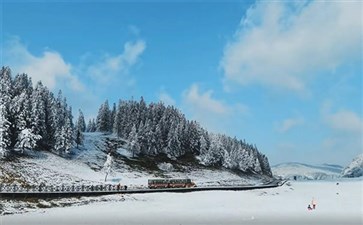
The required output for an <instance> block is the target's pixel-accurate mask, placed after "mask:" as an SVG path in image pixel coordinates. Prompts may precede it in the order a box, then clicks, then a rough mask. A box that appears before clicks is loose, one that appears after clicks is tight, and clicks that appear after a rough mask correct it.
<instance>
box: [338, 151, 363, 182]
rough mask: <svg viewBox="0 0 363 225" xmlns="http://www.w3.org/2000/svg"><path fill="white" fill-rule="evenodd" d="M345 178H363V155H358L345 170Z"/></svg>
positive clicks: (343, 173)
mask: <svg viewBox="0 0 363 225" xmlns="http://www.w3.org/2000/svg"><path fill="white" fill-rule="evenodd" d="M342 175H343V177H360V176H363V154H361V155H358V156H357V157H356V158H355V159H353V161H352V162H351V163H350V164H349V165H348V166H347V167H346V168H345V169H344V170H343V172H342Z"/></svg>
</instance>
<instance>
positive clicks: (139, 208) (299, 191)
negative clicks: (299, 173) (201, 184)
mask: <svg viewBox="0 0 363 225" xmlns="http://www.w3.org/2000/svg"><path fill="white" fill-rule="evenodd" d="M337 182H338V181H335V182H332V181H308V182H289V183H287V184H285V185H284V186H282V187H278V188H272V189H263V190H252V191H210V192H194V193H153V194H134V195H125V196H123V197H121V196H120V195H115V196H108V198H109V199H108V201H103V202H96V203H92V204H88V205H83V206H71V207H65V208H51V209H37V210H35V211H34V212H31V213H26V214H19V215H7V216H1V217H0V225H12V224H27V225H32V224H37V225H38V224H47V225H55V224H90V225H93V224H97V225H98V224H110V225H111V224H118V225H122V224H125V225H136V224H168V225H173V224H183V225H186V224H198V225H199V224H218V225H220V224H236V225H237V224H239V225H241V224H242V225H243V224H252V225H253V224H267V225H268V224H286V225H287V224H289V225H293V224H301V225H306V224H314V225H320V224H326V225H328V224H329V225H334V224H336V225H338V224H339V225H342V224H344V225H359V224H363V193H362V190H363V181H362V179H354V180H341V181H339V185H337ZM312 198H315V199H316V202H317V207H316V209H315V210H312V211H309V210H307V205H308V204H310V202H311V200H312Z"/></svg>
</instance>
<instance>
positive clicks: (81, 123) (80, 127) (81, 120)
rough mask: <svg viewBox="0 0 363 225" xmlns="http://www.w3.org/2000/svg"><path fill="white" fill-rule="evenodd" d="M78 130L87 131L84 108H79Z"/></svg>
mask: <svg viewBox="0 0 363 225" xmlns="http://www.w3.org/2000/svg"><path fill="white" fill-rule="evenodd" d="M76 130H79V131H80V132H85V131H86V122H85V120H84V116H83V112H82V110H79V115H78V120H77V126H76Z"/></svg>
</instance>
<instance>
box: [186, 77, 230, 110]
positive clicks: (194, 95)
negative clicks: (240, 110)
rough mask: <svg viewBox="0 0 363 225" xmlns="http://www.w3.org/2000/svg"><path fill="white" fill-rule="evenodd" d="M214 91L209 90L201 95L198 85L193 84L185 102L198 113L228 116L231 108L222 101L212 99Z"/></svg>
mask: <svg viewBox="0 0 363 225" xmlns="http://www.w3.org/2000/svg"><path fill="white" fill-rule="evenodd" d="M212 94H213V91H212V90H209V91H207V92H205V93H199V87H198V85H197V84H193V85H192V86H191V87H190V88H189V89H188V90H186V91H185V93H184V100H185V102H186V103H187V104H188V105H190V106H191V107H192V108H194V109H195V110H196V111H198V112H202V113H214V114H218V115H225V114H228V112H229V111H230V109H229V107H228V106H227V105H225V104H223V103H222V102H221V101H218V100H216V99H213V98H212Z"/></svg>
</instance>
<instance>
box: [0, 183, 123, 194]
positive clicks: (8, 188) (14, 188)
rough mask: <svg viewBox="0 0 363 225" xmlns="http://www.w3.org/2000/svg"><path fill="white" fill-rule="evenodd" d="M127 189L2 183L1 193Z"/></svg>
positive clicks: (103, 186)
mask: <svg viewBox="0 0 363 225" xmlns="http://www.w3.org/2000/svg"><path fill="white" fill-rule="evenodd" d="M124 190H127V186H126V185H70V186H69V185H68V186H66V185H61V186H47V185H42V184H41V185H38V186H27V187H24V186H19V185H16V184H12V185H6V184H0V193H76V192H80V193H82V192H117V191H124Z"/></svg>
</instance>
